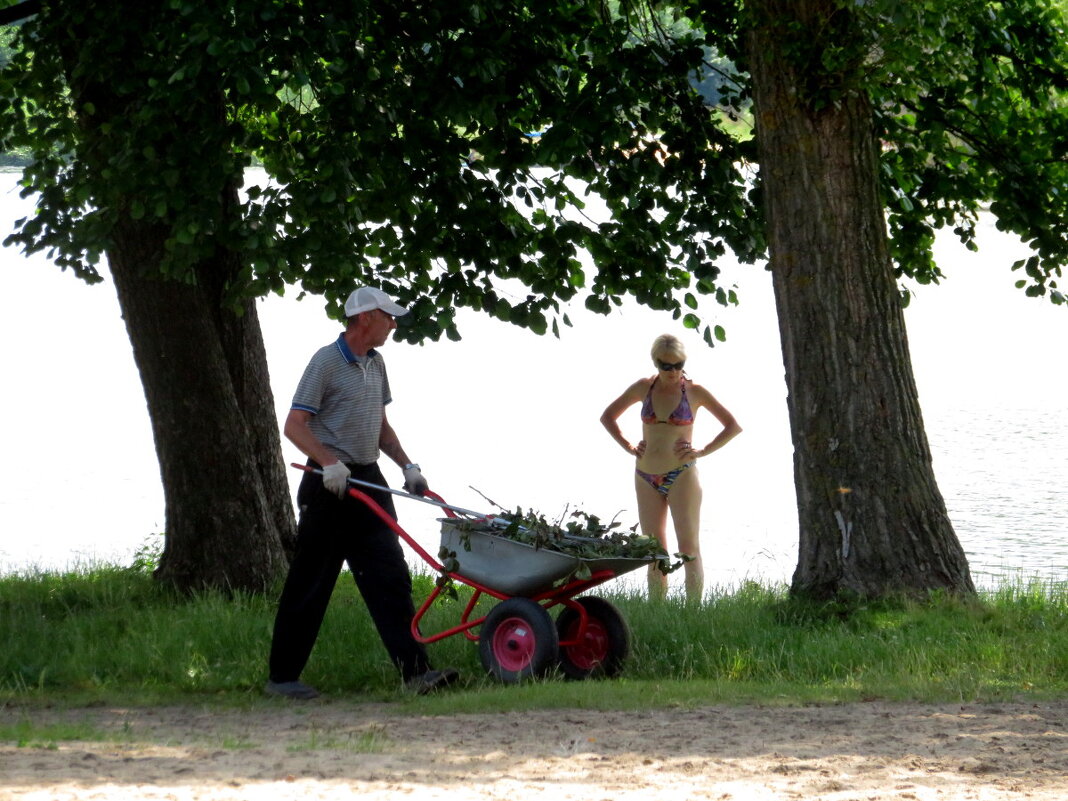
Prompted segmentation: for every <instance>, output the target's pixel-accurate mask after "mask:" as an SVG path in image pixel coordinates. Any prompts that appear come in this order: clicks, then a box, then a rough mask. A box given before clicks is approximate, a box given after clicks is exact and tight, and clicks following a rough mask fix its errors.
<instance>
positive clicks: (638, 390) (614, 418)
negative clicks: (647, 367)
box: [601, 379, 648, 456]
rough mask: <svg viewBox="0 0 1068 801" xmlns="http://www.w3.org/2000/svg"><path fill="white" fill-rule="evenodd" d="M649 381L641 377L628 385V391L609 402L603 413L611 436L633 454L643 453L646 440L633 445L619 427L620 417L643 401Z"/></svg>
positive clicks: (603, 421) (603, 422) (602, 417)
mask: <svg viewBox="0 0 1068 801" xmlns="http://www.w3.org/2000/svg"><path fill="white" fill-rule="evenodd" d="M647 383H648V379H641V380H639V381H636V382H634V383H633V384H631V385H630V386H629V387H627V390H626V392H624V393H623V394H622V395H620V396H619V397H618V398H616V399H615V400H614V401H612V402H611V403H610V404H608V408H606V409H605V410H604V412H602V413H601V425H603V426H604V427H605V430H606V431H607V432H608V434H609V436H611V437H612V439H614V440H615V441H616V442H618V443H619V446H620V447H621V448H623V450H625V451H626V452H627V453H629V454H631V455H632V456H641V455H642V453H643V452H644V450H645V440H642V441H641V442H639V443H638V444H637V445H631V444H630V442H629V441H628V440H627V438H626V437H624V436H623V432H622V431H621V430H620V428H619V418H620V416H621V415H622V414H623V412H625V411H626V410H627V409H629V408H630V407H631V406H633V405H634V404H635V403H638V402H639V401H641V399H642V397H644V391H645V388H646V384H647Z"/></svg>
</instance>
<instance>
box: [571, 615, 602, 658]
mask: <svg viewBox="0 0 1068 801" xmlns="http://www.w3.org/2000/svg"><path fill="white" fill-rule="evenodd" d="M578 633H579V621H578V620H576V621H575V622H574V623H572V624H571V625H570V626H568V627H567V639H568V640H574V639H575V638H577V637H578ZM608 648H609V643H608V631H607V630H606V629H605V627H604V624H603V623H601V621H599V620H594V619H593V618H592V617H591V618H589V619H588V620H587V621H586V636H585V637H583V638H582V641H581V642H578V643H576V644H575V645H569V646H567V656H568V658H569V659H570V660H571V664H573V665H574V666H575V667H577V668H579V669H580V670H593V669H595V668H597V667H600V666H601V665H603V664H604V660H605V658H606V657H607V656H608Z"/></svg>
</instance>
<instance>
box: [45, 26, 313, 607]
mask: <svg viewBox="0 0 1068 801" xmlns="http://www.w3.org/2000/svg"><path fill="white" fill-rule="evenodd" d="M91 33H92V30H85V31H80V30H79V27H78V26H77V25H71V26H69V27H65V28H63V30H62V33H61V34H60V35H61V36H62V37H64V38H63V40H62V41H60V42H58V43H57V45H58V46H59V48H60V51H61V52H62V53H63V56H64V63H65V69H66V77H67V82H68V85H69V86H70V91H71V95H72V99H73V101H74V107H75V108H78V109H92V112H91V113H86V114H85V115H83V116H80V117H79V123H80V125H81V127H82V142H81V146H80V148H79V151H78V159H79V161H80V162H81V163H82V165H83V166H84V167H85V169H87V170H88V171H89V174H90V175H92V176H93V177H94V180H95V181H97V182H99V183H100V184H106V183H107V181H106V180H105V176H107V175H108V174H109V171H112V172H113V171H114V170H115V167H114V165H113V164H112V163H111V161H110V160H111V159H112V157H113V156H114V153H113V148H112V147H110V145H111V143H110V142H109V135H110V134H109V131H119V130H122V129H123V128H124V126H125V125H126V124H127V120H128V119H133V118H136V115H137V113H138V111H139V103H140V102H141V98H140V97H139V96H138V95H137V94H136V92H130V91H129V87H128V86H127V87H126V92H125V94H120V93H119V92H118V91H117V89H116V87H115V86H114V85H113V84H112V83H111V82H109V81H108V79H107V78H101V79H97V78H96V77H95V75H96V74H97V71H96V70H93V69H92V65H91V64H87V63H84V60H85V59H91V58H92V57H93V56H94V55H95V54H94V53H93V52H92V51H91V49H90V48H87V47H86V46H85V44H84V43H85V42H86V41H92V40H91V39H90V38H87V37H88V36H89V34H91ZM117 39H118V42H119V44H120V45H121V47H120V51H119V52H118V53H117V55H116V54H115V53H109V55H111V56H113V57H116V58H121V56H122V54H123V53H129V54H130V56H131V58H130V60H131V62H133V61H135V60H136V58H137V57H140V56H141V55H142V54H141V53H140V51H139V50H138V48H140V47H143V43H142V42H140V41H139V40H138V39H135V38H130V37H123V36H121V35H120V36H118V37H117ZM121 48H125V50H122V49H121ZM105 74H107V73H105ZM200 80H201V81H202V86H203V91H202V92H200V93H199V95H198V96H197V101H196V102H195V103H192V104H188V105H187V106H186V107H184V108H183V109H181V113H182V115H183V119H182V120H180V121H179V120H177V119H176V120H174V123H173V126H172V127H173V131H172V130H170V129H169V128H164V133H163V135H161V136H159V137H157V139H156V141H155V142H154V144H155V146H156V147H157V148H160V149H173V152H170V153H165V154H163V155H164V156H165V157H166V158H168V159H169V160H170V161H169V163H181V160H182V159H183V158H195V157H197V155H199V156H200V157H202V158H212V157H215V156H218V155H219V154H218V153H211V152H205V151H204V149H210V148H213V147H215V148H220V147H226V146H227V143H228V141H229V140H228V139H227V130H228V129H227V120H226V113H225V106H224V102H223V98H222V96H221V94H220V92H219V91H218V89H217V87H218V85H219V81H218V80H217V79H215V80H213V76H211V75H202V76H200ZM192 132H195V137H196V138H195V139H191V138H190V137H191V135H192ZM190 154H192V155H190ZM121 169H123V170H125V169H129V168H128V167H125V166H124V167H122V168H121ZM146 169H148V167H146ZM123 177H124V178H125V179H126V181H127V184H128V185H130V186H136V185H137V183H136V181H133V182H131V181H130V179H129V176H128V175H127V174H124V175H123ZM182 191H197V190H195V189H190V190H184V189H183V186H182V185H181V184H180V183H179V185H177V186H176V187H175V189H174V192H175V193H180V192H182ZM237 199H238V198H237V189H236V186H234V185H232V184H230V185H227V186H225V187H224V188H223V189H222V190H221V191H220V192H219V197H217V198H207V199H206V200H208V201H213V202H217V203H218V206H219V209H220V214H221V217H222V223H221V224H222V226H223V227H224V228H225V224H226V221H227V219H232V217H233V215H234V214H236V213H238V212H237ZM203 200H205V198H189V199H188V202H190V203H192V202H196V201H203ZM113 202H114V208H112V209H109V214H110V219H111V220H112V223H113V225H112V227H111V229H110V230H109V233H108V244H107V246H106V254H107V257H108V262H109V266H110V268H111V274H112V277H113V279H114V281H115V286H116V290H117V293H118V299H119V305H120V308H121V309H122V315H123V319H124V320H125V323H126V330H127V332H128V333H129V336H130V341H131V343H132V345H133V352H134V359H135V361H136V363H137V368H138V370H139V372H140V375H141V381H142V385H143V387H144V391H145V398H146V401H147V403H148V411H149V416H150V418H151V421H152V431H153V435H154V438H155V445H156V453H157V455H158V457H159V468H160V474H161V477H162V479H163V490H164V495H165V501H166V532H165V545H164V552H163V555H162V558H161V561H160V565H159V568H158V569H157V572H156V575H157V578H159V579H160V580H161V581H163V582H165V583H168V584H170V585H173V586H174V587H176V588H178V589H179V590H182V591H187V592H188V591H192V590H197V589H202V588H214V589H221V590H224V591H233V590H245V591H252V592H259V591H263V590H265V589H267V588H268V587H270V586H271V584H272V583H273V582H274V581H275V579H277V578H278V577H279V576H281V575H283V574H284V572H285V569H286V566H287V561H288V558H287V552H291V550H292V547H293V545H294V540H295V522H294V517H293V509H292V502H291V499H290V493H289V484H288V482H287V480H286V476H285V467H284V465H283V463H282V449H281V442H280V437H279V433H278V424H277V420H276V416H275V409H274V399H273V393H272V391H271V386H270V382H269V377H268V371H267V359H266V353H265V350H264V345H263V339H262V335H261V332H260V327H259V319H258V316H257V314H256V307H255V303H254V302H253V301H251V300H246V301H244V302H243V304H242V306H243V308H242V310H241V311H242V312H243V313H240V314H239V313H235V312H234V311H232V310H231V305H230V304H229V303H228V302H227V300H226V295H227V290H228V289H229V288H230V286H231V282H233V281H235V280H239V276H240V274H241V268H242V264H241V261H240V258H241V257H240V254H239V253H235V252H233V251H230V250H226V249H223V248H221V247H220V248H216V250H215V252H214V253H213V254H211V255H210V256H209V257H206V258H202V259H201V260H200V261H198V262H196V263H194V264H193V265H192V269H191V271H190V275H189V276H187V277H184V278H183V279H182V280H175V279H173V278H170V277H167V276H165V275H164V274H163V271H162V270H161V268H160V267H161V263H162V258H163V254H164V253H165V247H166V241H167V238H168V237H170V236H171V235H172V232H171V231H170V229H169V228H168V227H166V226H164V225H163V224H162V223H160V222H158V221H152V220H148V219H147V218H144V217H143V218H141V219H134V217H133V215H131V214H130V213H129V211H128V209H129V207H130V205H131V204H130V202H129V198H121V197H120V198H118V199H117V200H115V201H113ZM186 202H187V200H186V199H183V198H180V197H176V198H174V199H173V203H174V205H175V207H180V206H181V205H184V204H185V203H186ZM145 469H150V468H149V466H148V465H145ZM119 502H121V499H119Z"/></svg>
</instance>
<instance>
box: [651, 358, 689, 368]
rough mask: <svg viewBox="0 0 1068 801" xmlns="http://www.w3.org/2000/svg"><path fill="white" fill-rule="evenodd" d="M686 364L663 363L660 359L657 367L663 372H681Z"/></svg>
mask: <svg viewBox="0 0 1068 801" xmlns="http://www.w3.org/2000/svg"><path fill="white" fill-rule="evenodd" d="M685 364H686V362H685V361H682V362H674V363H672V362H662V361H660V360H659V359H657V360H656V366H657V367H659V368H660V369H661V370H681V369H682V368H683V366H684V365H685Z"/></svg>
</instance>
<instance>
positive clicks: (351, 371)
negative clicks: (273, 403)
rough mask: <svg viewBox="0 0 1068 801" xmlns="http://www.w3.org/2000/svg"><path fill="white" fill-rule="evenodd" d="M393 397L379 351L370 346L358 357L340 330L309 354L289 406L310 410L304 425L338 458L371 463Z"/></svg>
mask: <svg viewBox="0 0 1068 801" xmlns="http://www.w3.org/2000/svg"><path fill="white" fill-rule="evenodd" d="M391 400H393V398H392V396H391V395H390V392H389V378H388V377H387V376H386V364H385V362H384V361H383V360H382V355H381V354H380V353H379V352H378V351H376V350H374V349H373V348H372V349H371V350H370V351H368V352H367V355H366V356H363V357H360V356H357V355H356V354H354V353H353V352H352V351H351V350H350V349H349V346H348V344H347V343H346V342H345V335H344V333H342V334H341V335H340V336H338V338H337V340H336V341H335V342H333V343H332V344H330V345H326V346H324V347H322V348H320V349H319V350H318V351H316V353H315V355H314V356H312V358H311V361H310V362H308V366H307V368H305V370H304V375H303V376H302V377H301V379H300V383H299V384H297V391H296V392H295V393H294V395H293V403H292V406H291V408H293V409H302V410H303V411H306V412H310V413H311V415H312V416H311V418H310V419H309V421H308V427H309V428H310V429H311V431H312V433H313V434H315V436H317V437H318V438H319V441H320V442H322V443H323V444H324V445H326V447H327V448H329V449H330V450H331V451H333V452H334V454H335V455H336V456H337V458H338V459H340V460H341V461H342V462H348V463H350V464H351V463H356V464H371V463H372V462H376V461H378V455H379V451H378V438H379V435H380V434H381V432H382V418H383V416H384V414H383V409H384V407H385V405H386V404H387V403H389V402H390V401H391Z"/></svg>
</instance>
